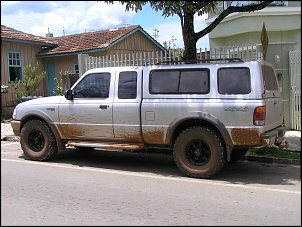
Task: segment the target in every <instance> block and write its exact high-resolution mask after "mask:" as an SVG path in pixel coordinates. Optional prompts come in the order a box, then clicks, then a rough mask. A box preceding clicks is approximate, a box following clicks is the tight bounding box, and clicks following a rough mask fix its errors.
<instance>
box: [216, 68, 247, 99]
mask: <svg viewBox="0 0 302 227" xmlns="http://www.w3.org/2000/svg"><path fill="white" fill-rule="evenodd" d="M218 92H219V93H220V94H249V93H250V92H251V78H250V70H249V69H248V68H221V69H219V70H218Z"/></svg>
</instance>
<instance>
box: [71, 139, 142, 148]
mask: <svg viewBox="0 0 302 227" xmlns="http://www.w3.org/2000/svg"><path fill="white" fill-rule="evenodd" d="M67 147H92V148H101V149H106V150H142V149H145V148H146V147H145V145H144V144H142V143H116V142H109V143H104V142H95V141H91V142H89V141H68V142H67Z"/></svg>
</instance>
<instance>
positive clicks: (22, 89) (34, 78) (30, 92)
mask: <svg viewBox="0 0 302 227" xmlns="http://www.w3.org/2000/svg"><path fill="white" fill-rule="evenodd" d="M38 68H39V64H38V63H37V64H36V66H32V65H30V64H29V65H28V66H25V67H24V68H23V81H22V80H20V79H16V81H13V82H12V83H11V84H12V86H13V88H14V89H15V91H16V101H17V102H21V98H22V96H37V95H38V91H39V86H40V83H41V82H42V80H43V79H44V78H45V77H46V72H45V71H42V73H41V74H38V73H37V72H38Z"/></svg>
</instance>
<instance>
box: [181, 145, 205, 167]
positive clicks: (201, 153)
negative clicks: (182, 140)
mask: <svg viewBox="0 0 302 227" xmlns="http://www.w3.org/2000/svg"><path fill="white" fill-rule="evenodd" d="M210 157H211V150H210V148H209V146H208V145H207V144H206V143H205V142H204V141H202V140H193V141H191V142H190V143H188V144H187V147H186V158H187V159H188V161H189V162H190V163H191V164H193V165H196V166H202V165H205V164H207V163H208V161H209V160H210Z"/></svg>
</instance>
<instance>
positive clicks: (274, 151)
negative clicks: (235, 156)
mask: <svg viewBox="0 0 302 227" xmlns="http://www.w3.org/2000/svg"><path fill="white" fill-rule="evenodd" d="M246 155H251V156H264V157H273V158H289V159H300V156H301V151H291V150H287V149H280V150H279V149H278V148H276V147H271V146H267V147H260V148H251V149H249V150H248V152H247V154H246Z"/></svg>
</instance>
